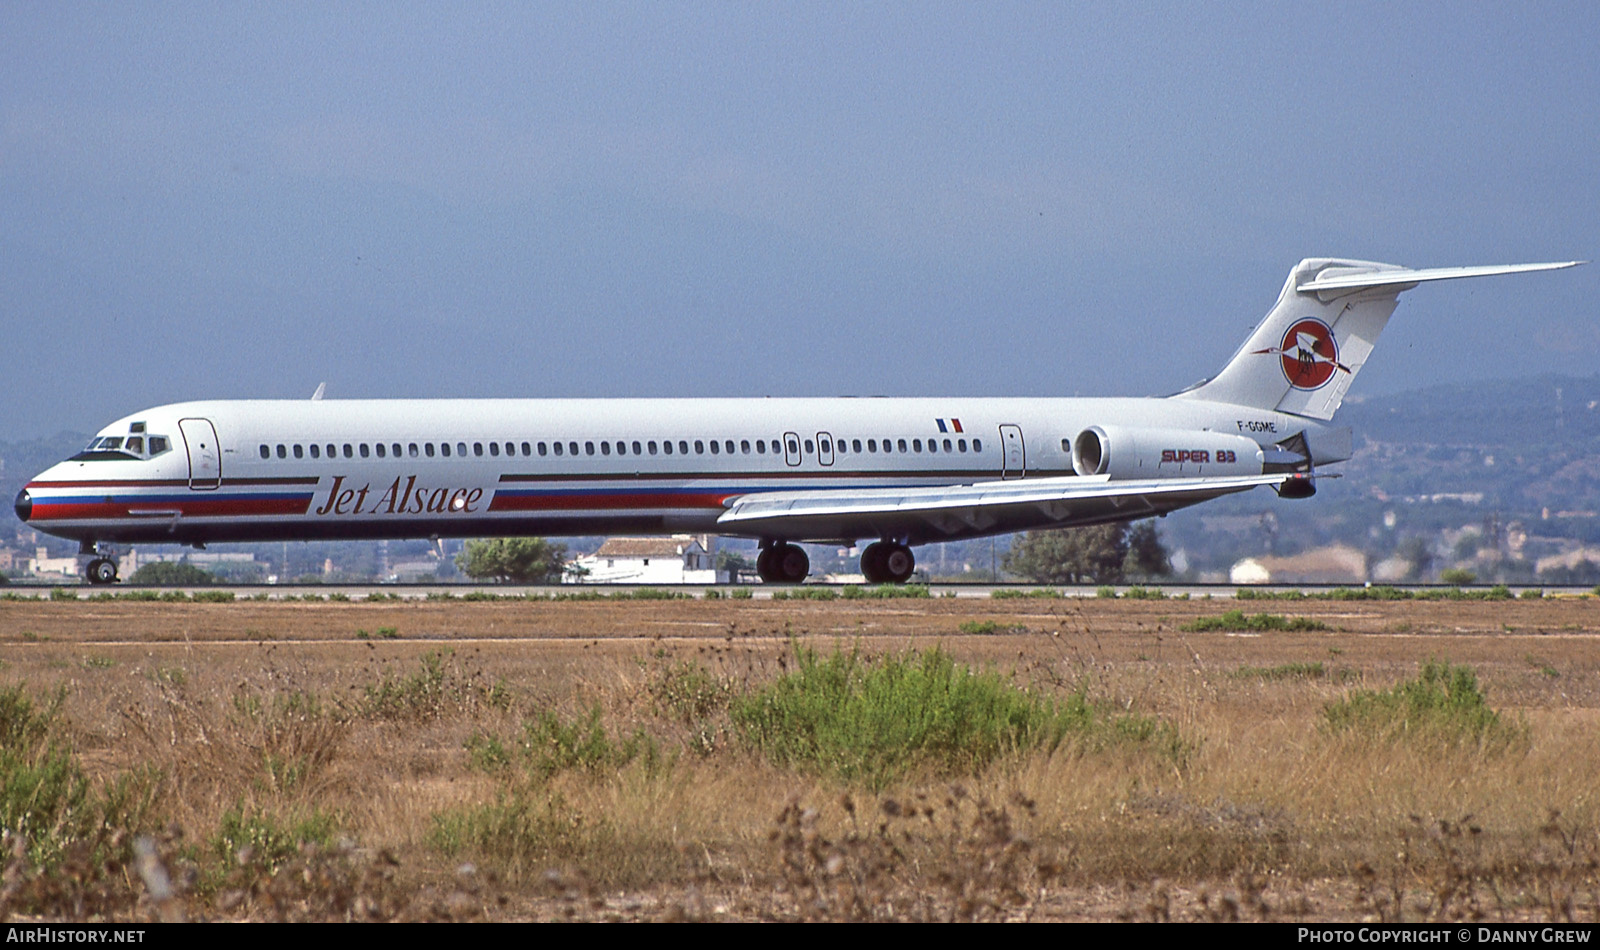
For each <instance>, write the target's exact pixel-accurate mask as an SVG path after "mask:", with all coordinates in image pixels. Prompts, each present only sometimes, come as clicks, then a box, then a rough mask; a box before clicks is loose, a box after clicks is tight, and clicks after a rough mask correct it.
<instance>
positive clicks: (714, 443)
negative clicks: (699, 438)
mask: <svg viewBox="0 0 1600 950" xmlns="http://www.w3.org/2000/svg"><path fill="white" fill-rule="evenodd" d="M694 447H695V450H696V451H699V449H700V443H698V442H696V443H695V446H694ZM719 451H721V450H720V449H719V448H718V446H717V440H716V439H712V440H711V454H712V455H716V454H717V453H718V452H719Z"/></svg>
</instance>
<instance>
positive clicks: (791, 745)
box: [730, 647, 1182, 789]
mask: <svg viewBox="0 0 1600 950" xmlns="http://www.w3.org/2000/svg"><path fill="white" fill-rule="evenodd" d="M794 665H795V668H794V669H793V670H792V671H791V672H789V673H787V674H786V675H784V676H783V677H781V678H779V679H778V680H777V681H776V682H774V683H772V684H770V685H768V686H766V687H765V688H762V689H760V690H757V691H755V692H753V693H750V694H749V695H746V696H743V697H741V698H739V699H737V700H735V701H734V704H733V706H732V708H731V710H730V711H731V715H732V719H733V722H734V726H735V728H736V729H737V731H738V732H739V734H740V736H741V737H742V738H743V739H744V740H745V741H746V742H747V743H748V744H749V745H750V746H751V747H753V748H755V749H756V750H758V751H759V752H761V753H762V754H763V755H765V756H766V757H767V758H768V760H769V761H771V762H773V763H775V764H778V765H784V766H793V767H797V768H801V769H804V770H807V771H815V772H820V773H824V774H830V775H834V776H836V777H839V778H842V779H845V780H846V781H860V782H863V783H865V784H867V785H868V786H870V787H872V788H874V789H881V788H883V787H885V786H886V785H887V784H888V783H890V782H892V781H894V780H896V779H897V778H898V777H900V776H901V775H904V774H905V773H907V772H908V771H909V770H911V769H928V770H931V771H933V772H936V773H939V774H945V775H951V774H974V773H976V772H978V771H980V770H982V769H983V768H984V767H986V766H987V765H989V764H990V763H992V762H994V761H996V760H997V759H999V758H1000V757H1002V756H1006V755H1009V754H1012V753H1015V752H1020V751H1026V750H1031V749H1045V750H1047V751H1049V750H1054V749H1055V748H1057V747H1058V746H1059V745H1060V744H1061V743H1062V742H1063V741H1066V740H1068V739H1069V738H1071V739H1073V740H1075V741H1077V742H1080V743H1082V744H1084V745H1085V746H1089V747H1101V746H1105V745H1111V744H1120V743H1123V742H1130V741H1131V742H1137V743H1140V744H1154V745H1158V746H1159V747H1161V748H1163V749H1165V750H1166V751H1169V752H1171V753H1173V754H1181V751H1182V744H1181V743H1180V742H1179V741H1178V739H1177V736H1176V733H1175V731H1174V730H1173V729H1172V728H1171V727H1169V726H1167V725H1165V724H1162V723H1160V722H1158V721H1156V720H1154V719H1148V718H1146V717H1142V716H1136V715H1129V714H1119V713H1116V712H1114V711H1112V710H1110V709H1107V708H1105V707H1102V706H1100V705H1098V704H1095V703H1091V702H1090V701H1089V700H1088V699H1087V698H1086V697H1085V696H1084V695H1083V694H1081V693H1080V694H1073V695H1070V696H1068V697H1067V698H1066V699H1065V700H1063V701H1055V700H1052V699H1047V698H1045V697H1042V696H1039V695H1038V694H1035V693H1032V692H1028V691H1026V690H1023V689H1019V688H1018V687H1016V686H1015V685H1013V684H1012V683H1010V682H1009V681H1007V680H1006V679H1005V678H1004V677H1002V676H1001V675H1000V674H998V673H995V672H992V671H986V672H977V671H974V670H972V669H969V668H967V667H964V666H957V665H956V663H955V661H954V660H952V659H951V658H950V656H949V655H948V654H946V653H944V652H943V651H941V650H939V649H933V650H930V651H927V652H923V653H918V652H915V651H912V652H908V653H905V654H901V655H898V656H888V657H881V658H878V659H867V658H864V657H862V656H861V655H860V654H859V653H858V652H855V651H851V652H849V653H845V652H842V651H836V652H835V653H834V654H833V655H832V656H830V657H829V658H827V659H826V660H822V659H819V658H818V657H817V655H816V652H815V651H813V650H811V649H810V648H806V647H796V648H795V650H794Z"/></svg>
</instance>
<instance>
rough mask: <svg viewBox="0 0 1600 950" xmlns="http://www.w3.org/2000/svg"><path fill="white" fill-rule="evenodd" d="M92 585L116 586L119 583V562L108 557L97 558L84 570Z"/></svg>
mask: <svg viewBox="0 0 1600 950" xmlns="http://www.w3.org/2000/svg"><path fill="white" fill-rule="evenodd" d="M84 573H85V574H86V575H88V577H89V583H91V584H114V583H116V581H117V562H116V561H113V560H111V559H110V558H106V557H97V558H95V559H94V560H92V561H90V562H89V566H88V567H87V568H85V569H84Z"/></svg>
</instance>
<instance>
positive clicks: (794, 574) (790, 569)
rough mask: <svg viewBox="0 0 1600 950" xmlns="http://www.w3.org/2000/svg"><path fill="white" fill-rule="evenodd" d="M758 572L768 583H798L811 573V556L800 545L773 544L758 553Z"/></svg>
mask: <svg viewBox="0 0 1600 950" xmlns="http://www.w3.org/2000/svg"><path fill="white" fill-rule="evenodd" d="M756 573H758V574H760V575H761V579H762V580H764V581H766V582H767V583H768V584H798V583H800V582H801V581H804V580H805V579H806V575H808V574H810V573H811V558H809V557H807V556H806V552H805V551H804V550H803V549H802V548H801V547H800V546H799V545H795V544H777V545H773V546H772V547H770V548H767V549H766V550H764V551H762V552H761V553H760V554H759V555H757V557H756Z"/></svg>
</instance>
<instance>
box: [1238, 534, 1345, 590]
mask: <svg viewBox="0 0 1600 950" xmlns="http://www.w3.org/2000/svg"><path fill="white" fill-rule="evenodd" d="M1366 580H1367V556H1366V555H1365V554H1362V553H1361V552H1360V551H1358V550H1356V549H1355V548H1352V547H1346V546H1345V545H1342V544H1335V545H1332V546H1330V547H1325V548H1316V549H1314V550H1311V551H1306V552H1304V553H1303V554H1296V555H1293V556H1291V557H1247V558H1245V559H1244V560H1242V561H1239V562H1238V563H1236V564H1234V565H1233V568H1232V569H1231V570H1230V571H1229V572H1228V581H1229V583H1233V584H1362V583H1365V582H1366Z"/></svg>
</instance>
